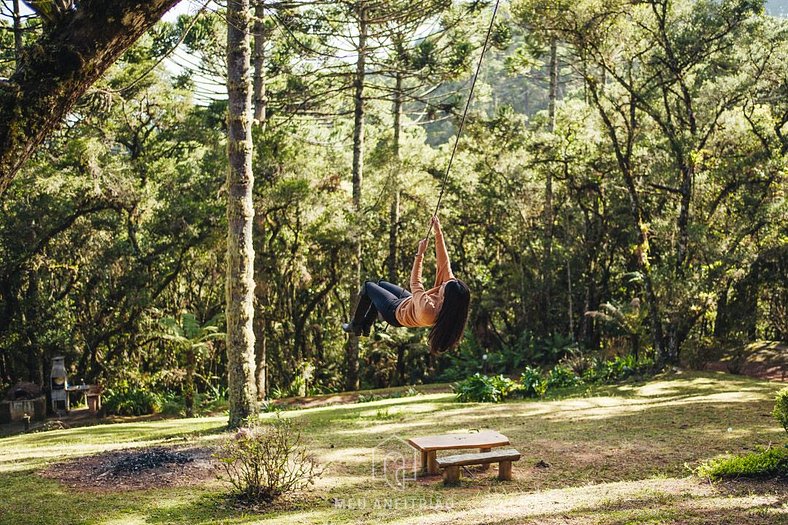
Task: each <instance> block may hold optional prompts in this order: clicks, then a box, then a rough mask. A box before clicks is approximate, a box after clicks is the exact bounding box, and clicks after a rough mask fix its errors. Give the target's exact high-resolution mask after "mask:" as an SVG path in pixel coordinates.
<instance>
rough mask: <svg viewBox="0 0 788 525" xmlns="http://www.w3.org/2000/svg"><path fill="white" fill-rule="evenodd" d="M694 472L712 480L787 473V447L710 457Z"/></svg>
mask: <svg viewBox="0 0 788 525" xmlns="http://www.w3.org/2000/svg"><path fill="white" fill-rule="evenodd" d="M696 474H697V475H698V476H701V477H704V478H709V479H712V480H719V479H723V478H738V477H764V476H774V475H783V476H784V475H788V448H786V447H777V448H770V449H766V450H761V451H757V452H750V453H748V454H743V455H740V456H738V455H729V456H724V457H721V458H715V459H711V460H709V461H707V462H706V463H704V464H702V465H701V466H700V467H698V469H697V470H696Z"/></svg>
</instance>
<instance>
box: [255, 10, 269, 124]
mask: <svg viewBox="0 0 788 525" xmlns="http://www.w3.org/2000/svg"><path fill="white" fill-rule="evenodd" d="M265 39H266V34H265V0H257V2H256V4H255V8H254V96H253V99H254V121H255V124H257V125H258V126H260V127H261V128H262V129H265V125H266V109H267V107H266V106H267V102H268V100H267V98H266V86H265V81H266V78H265Z"/></svg>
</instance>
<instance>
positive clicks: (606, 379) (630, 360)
mask: <svg viewBox="0 0 788 525" xmlns="http://www.w3.org/2000/svg"><path fill="white" fill-rule="evenodd" d="M653 366H654V361H653V360H652V359H649V358H641V359H635V356H633V355H627V356H623V357H621V356H616V357H615V358H614V359H612V360H609V361H597V362H596V364H595V365H594V366H593V367H591V368H590V369H589V370H588V371H587V372H586V373H585V374H584V375H583V379H584V380H586V381H588V382H596V383H615V382H616V381H623V380H624V379H627V378H628V377H630V376H633V375H643V374H646V373H648V372H649V370H651V368H652V367H653Z"/></svg>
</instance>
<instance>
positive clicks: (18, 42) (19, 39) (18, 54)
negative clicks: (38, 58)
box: [13, 0, 22, 64]
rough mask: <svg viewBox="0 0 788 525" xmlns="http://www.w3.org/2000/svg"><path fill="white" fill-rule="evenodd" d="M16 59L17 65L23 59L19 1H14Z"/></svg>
mask: <svg viewBox="0 0 788 525" xmlns="http://www.w3.org/2000/svg"><path fill="white" fill-rule="evenodd" d="M13 17H14V58H15V61H16V64H19V60H20V59H21V58H22V17H21V15H20V13H19V0H14V13H13Z"/></svg>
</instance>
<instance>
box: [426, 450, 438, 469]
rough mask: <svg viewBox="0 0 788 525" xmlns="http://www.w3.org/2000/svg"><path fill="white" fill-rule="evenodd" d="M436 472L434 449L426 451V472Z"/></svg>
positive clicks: (436, 462)
mask: <svg viewBox="0 0 788 525" xmlns="http://www.w3.org/2000/svg"><path fill="white" fill-rule="evenodd" d="M437 473H438V455H437V452H435V451H434V450H429V451H427V474H430V475H432V474H437Z"/></svg>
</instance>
